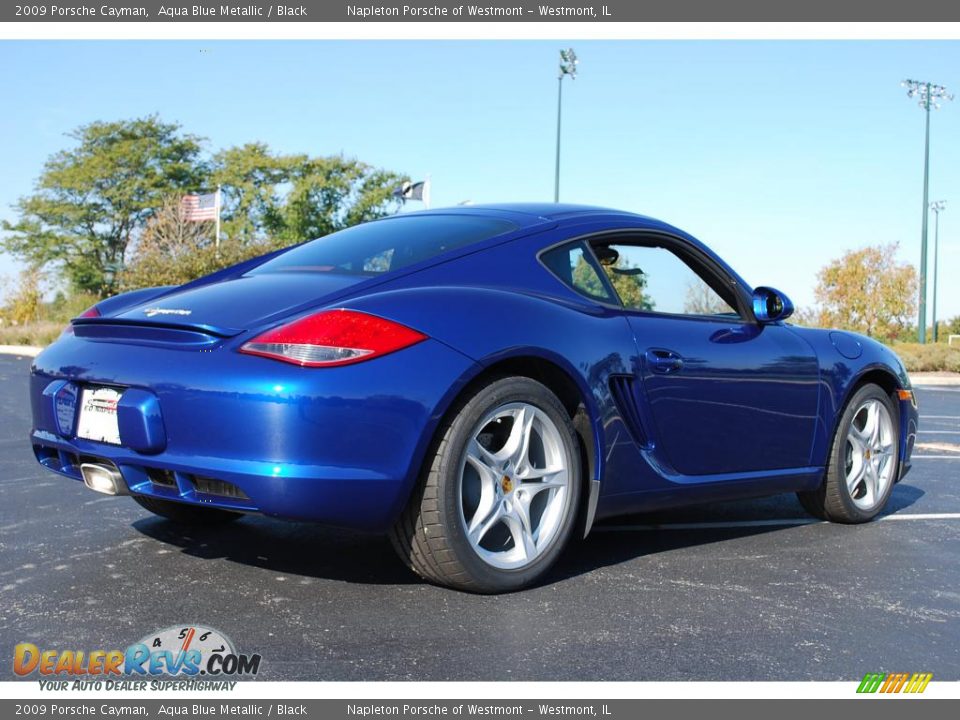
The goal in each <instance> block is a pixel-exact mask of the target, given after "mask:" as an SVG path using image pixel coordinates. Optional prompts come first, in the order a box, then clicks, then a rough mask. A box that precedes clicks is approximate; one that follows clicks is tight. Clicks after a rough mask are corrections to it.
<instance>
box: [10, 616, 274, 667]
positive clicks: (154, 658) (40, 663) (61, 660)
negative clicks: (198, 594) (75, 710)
mask: <svg viewBox="0 0 960 720" xmlns="http://www.w3.org/2000/svg"><path fill="white" fill-rule="evenodd" d="M260 660H261V658H260V655H259V654H252V655H245V654H242V653H239V652H237V650H236V647H235V645H234V644H233V643H232V642H231V641H230V639H229V638H228V637H227V636H226V635H224V634H223V633H221V632H219V631H218V630H214V629H212V628H207V627H203V626H200V625H181V626H173V627H168V628H166V629H164V630H161V631H159V632H156V633H151V634H149V635H147V636H145V637H144V638H142V639H141V640H140V641H139V642H136V643H134V644H133V645H130V646H129V647H127V649H126V650H119V649H115V650H105V649H96V650H89V651H85V650H77V649H41V648H40V647H39V646H38V645H37V644H35V643H29V642H23V643H20V644H18V645H17V646H16V647H15V648H14V651H13V671H14V673H16V674H17V675H18V676H20V677H26V676H30V675H33V674H38V675H39V676H40V677H42V678H47V679H49V678H54V677H60V678H69V679H71V680H80V679H89V680H96V679H101V678H102V679H109V678H117V677H126V678H137V677H144V678H154V677H160V676H175V677H176V676H180V677H185V678H191V679H193V678H197V677H199V676H204V677H208V678H211V679H213V678H217V679H222V678H231V679H233V678H239V677H246V678H250V677H253V676H255V675H256V674H257V673H258V672H259V670H260Z"/></svg>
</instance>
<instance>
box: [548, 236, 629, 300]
mask: <svg viewBox="0 0 960 720" xmlns="http://www.w3.org/2000/svg"><path fill="white" fill-rule="evenodd" d="M540 259H541V260H542V261H543V264H544V265H546V266H547V268H548V269H549V270H550V272H552V273H553V274H554V275H556V276H557V277H558V278H560V279H561V280H562V281H563V282H564V283H565V284H566V285H569V286H570V287H572V288H573V289H574V290H576V291H577V292H578V293H580V294H581V295H586V296H587V297H588V298H591V299H593V300H599V301H600V302H605V303H616V300H615V299H614V298H613V297H611V296H610V292H609V290H607V287H606V285H604V283H603V280H601V279H600V275H599V273H598V272H597V270H596V268H595V267H594V265H593V263H592V262H591V261H590V260H589V259H588V252H587V249H586V247H584V245H583V243H582V242H578V243H571V244H569V245H561V246H560V247H558V248H554V249H553V250H549V251H547V252H545V253H544V254H543V255H541V256H540Z"/></svg>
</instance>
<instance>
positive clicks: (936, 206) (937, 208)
mask: <svg viewBox="0 0 960 720" xmlns="http://www.w3.org/2000/svg"><path fill="white" fill-rule="evenodd" d="M930 209H931V210H932V211H933V212H935V213H937V215H939V214H940V212H941V211H943V210H946V209H947V201H946V200H934V201H933V202H932V203H930Z"/></svg>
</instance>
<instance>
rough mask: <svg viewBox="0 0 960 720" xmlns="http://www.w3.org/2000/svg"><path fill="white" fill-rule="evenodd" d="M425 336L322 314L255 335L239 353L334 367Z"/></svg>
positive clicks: (369, 318)
mask: <svg viewBox="0 0 960 720" xmlns="http://www.w3.org/2000/svg"><path fill="white" fill-rule="evenodd" d="M426 339H427V336H426V335H424V334H423V333H419V332H417V331H416V330H411V329H410V328H408V327H406V326H405V325H400V324H399V323H395V322H391V321H390V320H384V319H383V318H379V317H376V316H375V315H368V314H367V313H362V312H357V311H356V310H325V311H323V312H319V313H317V314H316V315H308V316H307V317H304V318H300V319H299V320H295V321H294V322H292V323H289V324H287V325H282V326H280V327H278V328H274V329H273V330H268V331H267V332H265V333H263V334H262V335H258V336H257V337H255V338H254V339H253V340H251V341H249V342H247V343H244V345H243V346H242V347H241V348H240V352H242V353H247V354H248V355H260V356H262V357H268V358H273V359H274V360H282V361H283V362H288V363H293V364H294V365H302V366H303V367H333V366H336V365H349V364H350V363H355V362H361V361H362V360H372V359H373V358H375V357H379V356H380V355H386V354H387V353H392V352H395V351H397V350H402V349H403V348H405V347H410V346H411V345H415V344H416V343H418V342H420V341H421V340H426Z"/></svg>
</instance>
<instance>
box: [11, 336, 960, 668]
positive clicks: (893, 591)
mask: <svg viewBox="0 0 960 720" xmlns="http://www.w3.org/2000/svg"><path fill="white" fill-rule="evenodd" d="M29 363H30V361H29V359H27V358H16V357H13V356H7V355H0V458H2V460H3V472H2V473H0V490H2V496H0V607H2V611H0V658H2V656H3V654H4V653H7V655H6V657H7V658H8V660H2V659H0V680H7V679H12V678H13V672H12V663H11V660H12V653H13V646H14V645H15V644H16V643H18V642H33V643H36V644H37V645H39V646H43V647H46V648H56V649H68V648H69V649H85V650H93V649H113V648H122V647H126V645H127V644H129V643H132V642H135V641H136V640H138V639H139V638H141V637H143V636H144V635H146V634H147V633H149V632H151V631H154V630H159V629H161V628H164V627H167V626H171V625H177V624H184V623H199V624H203V625H206V626H209V627H214V628H217V629H219V630H221V631H223V632H224V633H225V634H226V635H228V636H229V637H231V638H232V639H233V641H234V642H235V644H236V645H237V646H238V647H239V649H240V650H241V651H242V652H247V653H252V652H257V653H260V654H261V655H262V657H263V667H262V672H261V675H260V677H262V678H264V679H273V680H293V679H297V680H306V679H309V680H511V679H516V680H573V679H578V680H808V679H809V680H853V679H854V678H856V679H859V678H861V677H862V676H863V674H864V673H866V672H868V671H869V672H893V671H898V672H919V671H925V672H932V673H933V674H934V677H935V678H936V679H942V680H958V679H960V387H952V388H923V389H919V390H918V395H919V399H920V405H921V435H920V436H919V443H921V445H920V449H919V451H918V453H917V455H916V456H915V457H916V460H915V463H914V469H913V471H912V472H911V473H910V474H909V475H908V476H907V478H906V479H905V480H904V482H903V483H901V484H900V485H898V486H897V487H896V489H895V491H894V494H893V499H892V501H891V505H890V507H889V515H887V516H886V517H884V518H883V519H881V520H880V521H878V522H874V523H870V524H868V525H863V526H856V527H849V526H836V525H830V524H824V523H812V522H808V518H807V516H806V515H805V514H804V512H803V510H802V509H801V508H800V505H799V504H798V503H797V501H796V500H795V499H794V497H793V496H792V495H790V496H778V497H775V498H770V499H765V500H758V501H750V502H741V503H733V504H723V505H712V506H709V507H696V508H690V509H685V510H682V511H672V512H662V513H658V514H657V515H655V516H653V515H650V516H635V517H630V518H624V519H619V520H617V521H616V523H615V524H607V525H605V526H602V527H600V528H598V531H596V532H595V533H594V534H593V535H591V537H590V538H588V539H587V540H586V541H584V542H581V543H578V544H576V545H575V546H574V547H573V548H572V549H571V550H570V551H569V552H568V553H567V555H566V556H565V557H564V559H563V560H562V562H561V563H560V565H559V567H558V568H557V569H556V570H555V571H554V573H553V574H552V575H551V577H550V578H549V580H548V581H547V582H546V583H545V584H544V585H542V586H541V587H538V588H535V589H532V590H528V591H526V592H522V593H518V594H514V595H509V596H503V597H477V596H471V595H466V594H462V593H457V592H453V591H449V590H445V589H442V588H438V587H433V586H431V585H427V584H425V583H423V582H421V581H420V580H419V579H418V578H416V577H415V576H413V575H412V574H410V573H409V572H408V571H407V570H406V569H405V568H404V567H403V566H402V565H401V564H400V563H399V561H397V560H396V559H395V557H394V555H393V551H392V549H391V548H390V545H389V543H388V541H387V540H386V539H383V538H379V537H370V536H364V535H353V534H349V535H348V534H344V533H341V532H335V531H330V530H325V529H323V528H318V527H315V526H312V525H305V524H292V523H285V522H280V521H274V520H268V519H264V518H261V517H249V518H245V519H244V520H242V521H240V522H239V523H236V524H234V525H233V526H231V527H228V528H226V529H219V530H215V531H194V532H190V533H184V532H181V531H179V530H177V529H176V528H175V527H174V526H172V525H170V524H169V523H167V522H165V521H163V520H160V519H156V518H154V517H153V516H151V515H149V514H148V513H147V512H146V511H145V510H142V509H141V508H140V507H139V506H138V505H136V504H135V503H134V502H133V501H132V500H130V498H108V497H101V496H98V495H96V494H94V493H91V492H90V491H88V490H87V489H86V488H84V487H83V486H82V485H81V484H80V483H78V482H74V481H71V480H69V479H66V478H61V477H59V476H56V475H54V474H52V473H49V472H47V471H44V470H42V469H41V468H40V467H39V465H37V464H36V462H35V460H34V458H33V454H32V452H31V450H30V447H29V444H28V442H27V437H28V431H29V427H30V418H29V407H28V400H27V373H28V369H29Z"/></svg>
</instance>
